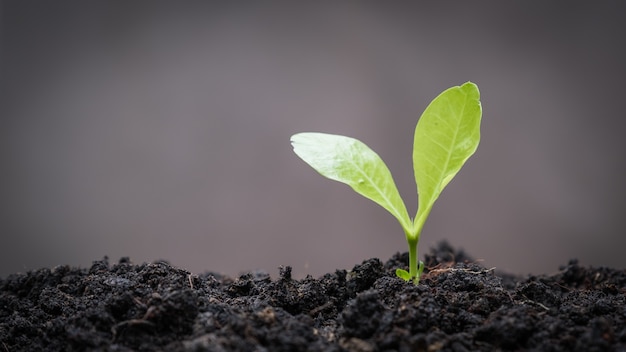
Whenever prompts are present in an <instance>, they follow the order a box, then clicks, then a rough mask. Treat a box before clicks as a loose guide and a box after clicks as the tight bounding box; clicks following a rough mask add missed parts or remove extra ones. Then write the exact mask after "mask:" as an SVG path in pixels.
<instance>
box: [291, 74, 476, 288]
mask: <svg viewBox="0 0 626 352" xmlns="http://www.w3.org/2000/svg"><path fill="white" fill-rule="evenodd" d="M481 117H482V108H481V104H480V92H479V91H478V87H477V86H476V85H475V84H474V83H472V82H467V83H465V84H463V85H461V86H456V87H452V88H449V89H447V90H445V91H444V92H443V93H441V94H440V95H439V96H438V97H436V98H435V99H434V100H433V101H432V102H431V103H430V104H429V105H428V107H427V108H426V110H425V111H424V113H423V114H422V116H421V117H420V119H419V121H418V122H417V126H416V127H415V136H414V143H413V169H414V172H415V183H416V184H417V191H418V208H417V214H416V215H415V218H413V219H411V218H410V217H409V213H408V212H407V209H406V206H405V204H404V202H403V201H402V198H401V197H400V193H399V192H398V189H397V188H396V185H395V182H394V181H393V177H392V176H391V172H389V169H388V168H387V166H386V165H385V163H384V162H383V161H382V159H381V158H380V157H379V156H378V154H376V153H375V152H374V151H373V150H371V149H370V148H369V147H368V146H366V145H365V144H363V143H362V142H361V141H359V140H357V139H354V138H350V137H345V136H339V135H333V134H326V133H315V132H305V133H298V134H295V135H293V136H292V137H291V144H292V145H293V150H294V152H295V153H296V154H297V155H298V156H299V157H300V158H301V159H302V160H304V161H305V162H306V163H307V164H309V165H310V166H311V167H313V168H314V169H315V170H317V172H319V173H320V174H321V175H323V176H325V177H327V178H329V179H332V180H335V181H339V182H342V183H345V184H347V185H349V186H350V187H352V189H353V190H354V191H356V192H357V193H359V194H361V195H362V196H364V197H366V198H369V199H371V200H372V201H374V202H376V203H377V204H379V205H380V206H382V207H383V208H385V209H387V211H389V212H390V213H391V214H392V215H393V216H394V217H395V218H396V219H398V221H399V222H400V225H401V226H402V229H403V230H404V234H405V236H406V240H407V242H408V245H409V271H408V272H407V271H406V270H402V269H396V275H397V276H398V277H400V278H402V279H404V280H406V281H407V282H408V281H413V283H414V284H416V285H417V284H418V283H419V279H420V276H421V274H422V272H423V271H424V263H423V262H422V261H420V262H419V264H418V261H417V244H418V242H419V239H420V235H421V233H422V228H423V227H424V222H426V218H427V217H428V214H430V211H431V209H432V207H433V204H434V203H435V200H437V198H438V197H439V195H440V194H441V191H443V189H444V188H445V187H446V185H448V183H449V182H450V181H451V180H452V178H453V177H454V176H455V175H456V174H457V172H459V170H460V169H461V167H462V166H463V164H464V163H465V161H466V160H467V159H468V158H469V157H470V156H471V155H472V154H474V152H475V151H476V148H477V147H478V143H479V141H480V121H481Z"/></svg>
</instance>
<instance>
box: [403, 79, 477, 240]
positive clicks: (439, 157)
mask: <svg viewBox="0 0 626 352" xmlns="http://www.w3.org/2000/svg"><path fill="white" fill-rule="evenodd" d="M481 116H482V108H481V105H480V92H479V91H478V87H477V86H476V85H475V84H474V83H471V82H467V83H465V84H463V85H462V86H460V87H459V86H457V87H452V88H449V89H447V90H445V91H444V92H443V93H441V94H440V95H439V96H438V97H436V98H435V99H434V100H433V101H432V102H431V103H430V105H428V107H427V108H426V110H425V111H424V113H423V114H422V116H421V117H420V119H419V121H418V123H417V127H416V128H415V137H414V144H413V167H414V170H415V183H416V184H417V191H418V194H419V203H418V211H417V215H416V217H415V231H416V233H415V236H416V237H417V238H418V239H419V235H420V232H421V229H422V227H423V226H424V222H425V221H426V218H427V217H428V214H429V213H430V210H431V209H432V206H433V204H434V203H435V200H437V198H438V197H439V194H441V191H442V190H443V189H444V188H445V187H446V185H447V184H448V183H449V182H450V181H451V180H452V178H454V176H455V175H456V174H457V172H459V170H460V169H461V167H462V166H463V164H464V163H465V161H466V160H467V159H468V158H469V157H470V156H471V155H472V154H474V152H475V151H476V148H478V143H479V142H480V120H481Z"/></svg>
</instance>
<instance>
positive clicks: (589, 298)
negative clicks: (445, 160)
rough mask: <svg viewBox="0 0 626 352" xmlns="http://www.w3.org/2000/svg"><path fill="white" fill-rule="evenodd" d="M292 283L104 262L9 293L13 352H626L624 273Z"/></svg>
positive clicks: (384, 269) (435, 259) (5, 320)
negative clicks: (496, 351)
mask: <svg viewBox="0 0 626 352" xmlns="http://www.w3.org/2000/svg"><path fill="white" fill-rule="evenodd" d="M425 258H426V260H425V264H426V268H427V270H426V271H425V275H424V276H423V278H422V280H421V282H420V284H419V285H418V286H415V285H412V284H407V283H406V282H404V281H402V280H401V279H398V278H396V277H395V274H394V271H395V269H396V268H397V267H404V268H405V269H406V263H408V256H407V254H406V253H404V254H397V255H395V256H394V257H392V258H391V259H389V260H388V261H387V262H386V263H382V262H381V261H380V260H379V259H369V260H366V261H364V262H363V263H362V264H360V265H356V266H355V267H354V268H353V269H352V270H350V271H346V270H337V271H336V272H334V273H329V274H326V275H324V276H322V277H320V278H317V279H315V278H312V277H307V278H305V279H302V280H294V279H293V278H292V277H291V268H289V267H285V268H281V271H280V277H278V278H276V279H272V278H270V276H269V275H268V274H266V273H263V272H251V273H246V274H244V275H241V276H240V277H238V278H230V277H226V276H223V275H219V274H215V273H205V274H201V275H193V274H191V273H189V272H188V271H185V270H182V269H178V268H175V267H172V266H171V265H169V264H167V263H164V262H157V263H149V264H141V265H134V264H132V263H131V262H130V261H129V260H128V259H127V258H123V259H122V260H120V261H119V263H117V264H114V265H110V264H109V263H108V261H107V259H106V258H105V259H104V260H100V261H96V262H94V264H93V265H92V266H91V268H89V269H75V268H70V267H68V266H60V267H56V268H53V269H40V270H36V271H31V272H28V273H26V274H14V275H10V276H9V277H7V278H6V279H2V280H0V352H1V351H359V352H361V351H362V352H365V351H494V350H515V351H520V350H537V351H626V305H625V297H626V271H624V270H615V269H609V268H588V267H584V266H581V265H579V264H578V263H577V262H576V261H575V260H573V261H570V262H569V263H568V264H567V265H565V266H563V267H561V268H560V270H559V271H558V272H557V273H556V274H552V275H542V276H530V277H525V278H520V277H514V276H511V275H506V274H501V273H497V272H495V271H494V270H493V269H489V268H485V267H483V266H481V265H480V264H478V263H476V262H475V261H473V260H472V259H471V258H469V257H468V256H467V255H465V254H464V253H463V252H462V251H455V250H454V249H453V248H451V247H450V246H449V245H448V244H447V243H441V244H440V245H439V246H438V247H437V248H435V249H432V250H431V253H430V254H428V255H426V257H425Z"/></svg>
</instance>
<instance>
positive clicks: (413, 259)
mask: <svg viewBox="0 0 626 352" xmlns="http://www.w3.org/2000/svg"><path fill="white" fill-rule="evenodd" d="M407 242H408V243H409V274H411V277H412V278H413V282H414V283H415V284H416V285H417V284H418V283H419V272H418V270H417V238H415V239H412V238H407Z"/></svg>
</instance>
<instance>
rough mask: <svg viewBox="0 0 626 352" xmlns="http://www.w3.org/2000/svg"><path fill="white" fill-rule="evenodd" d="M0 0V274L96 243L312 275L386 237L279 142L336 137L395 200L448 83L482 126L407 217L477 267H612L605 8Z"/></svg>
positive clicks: (378, 250)
mask: <svg viewBox="0 0 626 352" xmlns="http://www.w3.org/2000/svg"><path fill="white" fill-rule="evenodd" d="M624 4H625V3H623V2H618V1H614V2H611V1H606V2H588V1H567V2H544V1H523V2H514V3H513V2H507V3H506V4H503V3H501V2H499V1H488V2H485V1H483V2H462V1H459V2H420V3H419V4H415V3H414V4H409V3H400V2H394V3H393V4H391V3H387V2H384V3H383V2H378V3H373V2H358V3H357V2H332V3H331V2H297V3H296V2H254V3H252V2H184V1H172V2H155V1H150V2H138V1H135V2H126V1H117V2H114V1H107V2H100V1H90V2H84V1H71V2H69V1H54V2H47V1H17V0H15V1H2V3H1V5H0V13H1V15H0V16H1V17H0V18H1V25H0V38H1V47H0V50H1V57H0V60H1V61H0V89H1V91H0V93H1V96H0V97H1V98H0V99H1V100H0V117H1V119H0V126H1V129H0V167H1V174H0V233H1V236H2V237H1V240H0V275H1V276H3V277H4V276H6V275H8V274H10V273H14V272H18V271H26V270H30V269H37V268H39V267H51V266H55V265H60V264H69V265H72V266H89V265H90V264H91V262H92V261H93V260H98V259H101V258H102V257H103V256H105V255H108V256H109V257H110V259H111V261H112V262H116V261H117V260H118V259H119V258H120V257H122V256H130V257H131V259H132V260H133V261H134V262H136V263H141V262H144V261H153V260H158V259H166V260H168V261H170V262H171V263H172V264H174V265H176V266H179V267H182V268H186V269H188V270H190V271H192V272H194V273H201V272H204V271H216V272H221V273H225V274H228V275H237V274H238V273H240V272H242V271H245V270H251V269H264V270H267V271H269V272H270V273H274V274H275V273H276V269H277V267H278V266H280V265H290V266H293V270H294V274H295V275H296V276H298V277H302V276H304V275H306V274H311V275H314V276H318V275H321V274H323V273H326V272H332V271H334V270H335V269H348V268H351V267H352V266H353V265H355V264H357V263H360V262H361V261H362V260H364V259H367V258H370V257H379V258H381V259H383V260H386V259H388V258H389V257H390V256H391V255H393V254H394V253H395V252H398V251H406V243H405V240H404V235H403V232H402V230H401V228H400V225H399V224H398V223H397V222H396V220H395V219H394V218H393V217H392V216H391V215H390V214H388V213H387V212H386V211H385V210H383V209H382V208H380V207H379V206H377V205H375V204H374V203H372V202H370V201H369V200H367V199H365V198H362V197H361V196H358V195H357V194H356V193H354V192H352V190H350V188H349V187H347V186H345V185H342V184H339V183H335V182H332V181H329V180H327V179H324V178H323V177H321V176H319V175H318V174H317V173H316V172H315V171H313V170H312V169H311V168H309V166H307V165H306V164H304V162H302V161H301V160H300V159H298V158H297V157H296V156H295V155H294V154H293V152H292V150H291V146H290V143H289V137H290V136H291V135H292V134H293V133H296V132H302V131H323V132H330V133H337V134H345V135H349V136H352V137H355V138H358V139H360V140H362V141H363V142H365V143H366V144H368V145H369V146H370V147H371V148H372V149H374V150H375V151H377V152H378V154H379V155H380V156H381V157H382V158H383V160H385V161H386V163H387V165H388V167H389V168H390V170H391V172H392V174H393V175H394V177H395V180H396V184H397V185H398V188H399V189H400V193H401V194H402V196H403V197H404V198H405V201H406V203H407V207H408V208H409V212H410V213H412V214H414V212H415V210H416V204H417V198H416V191H415V184H414V178H413V174H412V172H413V171H412V165H411V148H412V145H411V144H412V139H413V129H414V127H415V124H416V122H417V119H418V117H419V116H420V114H421V112H422V111H423V110H424V108H426V106H427V104H428V103H429V102H430V101H431V100H432V99H433V98H434V97H435V96H437V95H438V94H439V93H440V92H441V91H443V90H444V89H446V88H448V87H451V86H454V85H460V84H462V83H464V82H466V81H468V80H471V81H473V82H475V83H477V84H478V85H479V87H480V90H481V93H482V103H483V109H484V113H483V125H482V141H481V145H480V147H479V149H478V151H477V153H476V155H475V156H474V157H472V158H471V159H470V160H469V161H468V163H467V164H466V165H465V167H464V168H463V170H461V172H460V173H459V174H458V175H457V178H456V179H455V180H454V181H453V182H452V183H450V185H449V186H448V187H447V188H446V190H445V191H444V192H443V194H442V197H441V198H440V199H439V201H438V202H437V203H436V204H435V207H434V209H433V212H432V214H431V216H430V218H429V219H428V221H427V223H426V226H425V229H424V232H423V234H422V241H421V243H420V257H422V255H423V253H424V252H426V251H427V250H428V248H429V247H431V246H432V245H434V244H435V243H436V242H438V241H439V240H442V239H447V240H449V241H450V242H451V243H452V244H453V245H454V246H456V247H461V248H463V249H465V250H466V251H467V252H468V253H469V254H470V255H472V256H474V257H475V258H479V259H483V260H484V264H485V265H486V266H488V267H492V266H495V267H497V268H498V269H500V270H506V271H510V272H513V273H520V274H528V273H536V274H540V273H550V272H554V271H556V270H558V266H559V265H560V264H565V263H566V262H567V261H568V259H570V258H579V259H580V260H581V262H582V264H584V265H605V266H613V267H618V268H624V267H626V255H624V247H625V243H626V233H625V231H624V215H623V211H624V205H625V201H624V199H625V197H624V185H623V181H624V176H625V166H626V165H625V158H624V151H625V150H626V141H625V139H624V136H623V135H624V131H625V130H624V127H626V123H625V112H624V101H625V99H626V97H625V93H626V89H625V88H624V87H625V78H626V66H625V63H626V35H625V34H624V33H626V11H625V10H626V5H624Z"/></svg>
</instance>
